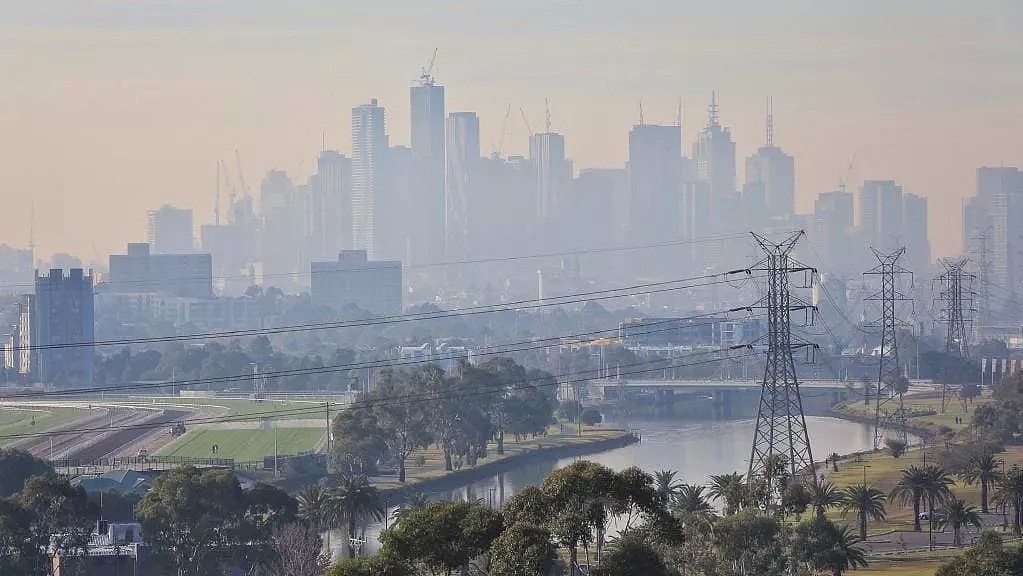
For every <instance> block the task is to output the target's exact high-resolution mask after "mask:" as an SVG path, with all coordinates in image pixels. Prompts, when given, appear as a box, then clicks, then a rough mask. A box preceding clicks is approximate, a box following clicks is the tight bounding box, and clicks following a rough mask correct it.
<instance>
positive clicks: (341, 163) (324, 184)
mask: <svg viewBox="0 0 1023 576" xmlns="http://www.w3.org/2000/svg"><path fill="white" fill-rule="evenodd" d="M351 170H352V165H351V160H350V159H349V158H348V157H346V156H345V155H344V154H339V153H338V152H337V151H335V150H324V151H323V152H321V153H320V157H319V158H318V159H317V161H316V174H313V175H312V176H310V177H309V191H310V194H311V198H310V204H311V206H310V207H311V214H310V219H311V226H310V236H311V237H310V257H312V258H326V257H328V255H331V254H337V253H338V252H340V251H341V249H342V247H344V246H348V245H350V244H351V241H352V237H351V236H352V214H351V210H349V203H348V200H349V198H348V194H346V188H348V187H349V184H350V179H351Z"/></svg>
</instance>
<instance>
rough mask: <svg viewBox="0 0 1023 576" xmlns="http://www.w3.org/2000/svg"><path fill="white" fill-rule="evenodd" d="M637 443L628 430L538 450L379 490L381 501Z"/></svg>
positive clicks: (454, 486) (451, 486)
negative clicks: (610, 436) (540, 463)
mask: <svg viewBox="0 0 1023 576" xmlns="http://www.w3.org/2000/svg"><path fill="white" fill-rule="evenodd" d="M636 442H639V438H638V437H637V436H635V435H634V434H632V433H631V432H629V431H628V430H621V434H619V435H618V436H614V437H612V438H602V439H599V440H594V441H593V442H587V443H585V444H568V445H561V446H551V447H544V448H538V449H536V450H530V451H529V452H523V453H521V454H515V455H512V456H507V457H504V458H501V459H499V460H494V461H491V462H487V463H485V464H480V465H478V466H475V467H473V468H464V469H462V470H455V471H453V472H449V473H447V474H445V475H444V476H440V477H438V478H429V479H426V480H421V481H419V482H415V483H410V484H407V485H405V486H398V487H394V488H383V489H381V490H380V497H381V499H383V500H384V502H385V503H386V504H387V505H393V504H396V503H398V502H400V501H402V500H403V499H404V498H405V497H406V496H408V494H410V493H413V492H423V493H430V492H441V491H444V490H453V489H455V488H457V487H459V486H462V485H464V484H469V483H472V482H478V481H480V480H482V479H484V478H487V477H488V476H494V475H496V474H500V473H503V472H508V471H510V470H513V469H515V468H518V467H519V466H522V465H525V464H529V463H531V462H536V461H543V460H560V459H563V458H571V457H574V456H586V455H588V454H596V453H598V452H604V451H606V450H614V449H615V448H622V447H624V446H628V445H630V444H635V443H636Z"/></svg>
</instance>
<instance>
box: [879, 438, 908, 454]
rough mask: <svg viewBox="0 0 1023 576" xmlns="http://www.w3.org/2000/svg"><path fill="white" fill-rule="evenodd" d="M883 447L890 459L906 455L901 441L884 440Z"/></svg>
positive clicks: (893, 439)
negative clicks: (886, 449) (885, 448)
mask: <svg viewBox="0 0 1023 576" xmlns="http://www.w3.org/2000/svg"><path fill="white" fill-rule="evenodd" d="M884 445H885V446H886V447H887V448H888V453H889V454H891V455H892V458H901V457H902V455H903V454H905V453H906V443H905V442H903V441H902V440H896V439H895V438H885V439H884Z"/></svg>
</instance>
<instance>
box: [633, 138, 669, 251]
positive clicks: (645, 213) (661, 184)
mask: <svg viewBox="0 0 1023 576" xmlns="http://www.w3.org/2000/svg"><path fill="white" fill-rule="evenodd" d="M628 170H629V218H628V229H629V233H628V237H629V243H630V244H637V245H638V244H648V243H652V242H662V241H665V240H671V239H675V238H677V237H678V234H679V227H680V225H681V222H680V219H681V213H680V204H679V203H680V197H681V193H682V129H681V127H679V126H673V125H672V126H662V125H655V124H637V125H635V126H633V127H632V131H630V132H629V165H628Z"/></svg>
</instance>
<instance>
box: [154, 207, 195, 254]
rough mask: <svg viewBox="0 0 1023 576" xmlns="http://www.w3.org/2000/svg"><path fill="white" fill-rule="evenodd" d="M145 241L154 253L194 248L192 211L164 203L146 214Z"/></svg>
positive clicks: (172, 252)
mask: <svg viewBox="0 0 1023 576" xmlns="http://www.w3.org/2000/svg"><path fill="white" fill-rule="evenodd" d="M147 216H148V220H149V225H148V228H147V231H146V241H147V242H149V245H150V246H151V247H152V249H153V253H155V254H180V253H182V252H191V251H192V250H193V249H195V244H194V239H193V234H194V233H193V231H192V211H191V210H187V209H184V208H175V207H173V206H170V205H167V204H164V205H163V206H162V207H160V209H159V210H150V211H149V212H148V214H147Z"/></svg>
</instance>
